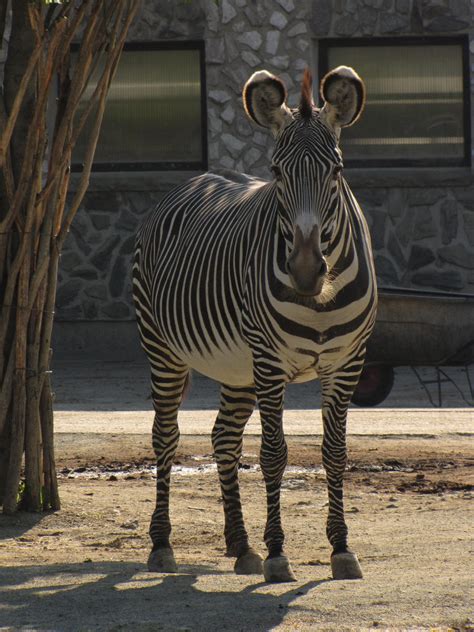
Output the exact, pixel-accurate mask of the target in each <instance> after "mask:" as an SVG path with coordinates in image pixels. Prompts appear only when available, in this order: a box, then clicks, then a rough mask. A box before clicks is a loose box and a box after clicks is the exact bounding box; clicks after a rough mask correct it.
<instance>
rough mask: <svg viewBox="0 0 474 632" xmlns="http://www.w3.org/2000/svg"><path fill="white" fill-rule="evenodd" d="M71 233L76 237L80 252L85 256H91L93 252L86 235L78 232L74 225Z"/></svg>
mask: <svg viewBox="0 0 474 632" xmlns="http://www.w3.org/2000/svg"><path fill="white" fill-rule="evenodd" d="M70 233H71V235H72V236H73V237H74V240H75V242H76V246H77V249H78V250H80V252H82V253H83V254H84V255H86V256H87V255H89V254H90V253H91V252H92V248H91V246H90V245H89V243H88V242H87V241H86V239H85V236H86V235H83V234H81V232H80V231H79V230H77V228H76V227H75V226H74V224H73V225H72V226H71V228H70Z"/></svg>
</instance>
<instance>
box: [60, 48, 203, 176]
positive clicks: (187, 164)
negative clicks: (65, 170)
mask: <svg viewBox="0 0 474 632" xmlns="http://www.w3.org/2000/svg"><path fill="white" fill-rule="evenodd" d="M71 48H72V50H74V49H76V50H77V46H74V45H72V46H71ZM123 50H124V51H125V52H126V51H164V50H197V51H198V52H199V65H200V81H201V147H202V155H201V160H199V161H182V162H178V161H156V162H94V163H93V165H92V171H93V172H117V171H135V172H136V171H201V170H204V171H205V170H207V164H208V148H207V89H206V63H205V44H204V42H203V41H202V40H171V41H161V42H128V43H126V44H125V45H124V47H123ZM71 171H74V172H80V171H82V165H81V164H80V163H77V162H76V163H72V165H71Z"/></svg>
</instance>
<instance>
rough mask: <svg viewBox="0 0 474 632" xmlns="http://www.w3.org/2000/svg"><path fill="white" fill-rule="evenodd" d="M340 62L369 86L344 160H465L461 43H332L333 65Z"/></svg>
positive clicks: (345, 140) (345, 136) (344, 138)
mask: <svg viewBox="0 0 474 632" xmlns="http://www.w3.org/2000/svg"><path fill="white" fill-rule="evenodd" d="M341 64H344V65H350V66H353V67H354V68H355V69H356V71H357V72H358V73H359V74H360V75H361V77H362V78H363V79H364V81H365V84H366V87H367V104H366V110H365V112H364V114H363V116H362V118H361V120H360V121H359V122H357V123H356V124H355V125H354V126H353V127H351V128H348V129H346V130H344V131H343V133H342V135H341V146H342V149H343V152H344V158H345V160H346V161H359V160H360V161H367V160H376V161H380V160H388V161H410V162H412V161H419V162H423V161H431V160H436V159H441V161H443V162H445V163H447V162H452V163H453V164H454V163H456V162H458V163H461V162H462V160H463V158H464V155H465V138H464V128H465V121H464V103H463V85H464V82H463V49H462V46H461V44H452V45H451V44H449V45H436V44H433V45H431V44H430V45H428V44H424V45H408V44H405V45H403V44H400V45H398V46H396V45H383V46H341V47H331V48H329V50H328V66H329V68H334V67H335V66H339V65H341Z"/></svg>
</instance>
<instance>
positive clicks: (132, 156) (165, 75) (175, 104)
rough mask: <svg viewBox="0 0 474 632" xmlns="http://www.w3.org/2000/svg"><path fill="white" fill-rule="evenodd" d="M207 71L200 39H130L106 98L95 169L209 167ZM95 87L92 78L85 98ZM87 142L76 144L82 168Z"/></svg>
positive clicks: (76, 159)
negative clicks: (135, 41) (139, 41)
mask: <svg viewBox="0 0 474 632" xmlns="http://www.w3.org/2000/svg"><path fill="white" fill-rule="evenodd" d="M204 77H205V75H204V45H203V43H202V42H163V43H153V44H126V45H125V47H124V50H123V53H122V56H121V58H120V62H119V66H118V68H117V72H116V74H115V77H114V79H113V82H112V85H111V87H110V91H109V95H108V98H107V105H106V110H105V113H104V119H103V122H102V128H101V132H100V136H99V140H98V144H97V149H96V153H95V158H94V165H93V170H95V171H118V170H120V171H127V170H134V171H138V170H160V169H163V170H169V169H205V168H206V166H207V144H206V139H207V131H206V111H205V103H206V101H205V95H206V90H205V81H204ZM93 90H94V82H91V84H90V85H89V86H88V88H87V91H86V94H85V95H84V97H83V103H85V102H87V99H88V98H90V96H91V94H92V92H93ZM80 113H81V110H80V111H79V113H78V115H79V116H80ZM84 137H87V135H86V134H85V135H84ZM84 142H85V140H83V141H82V143H81V141H80V139H79V141H78V145H77V146H76V150H75V156H74V161H73V163H74V164H73V169H75V170H80V169H81V157H82V156H83V155H84V151H85V145H84Z"/></svg>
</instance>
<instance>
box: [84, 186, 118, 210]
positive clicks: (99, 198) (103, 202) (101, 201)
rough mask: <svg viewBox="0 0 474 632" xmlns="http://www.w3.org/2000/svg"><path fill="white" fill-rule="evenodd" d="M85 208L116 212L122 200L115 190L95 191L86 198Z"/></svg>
mask: <svg viewBox="0 0 474 632" xmlns="http://www.w3.org/2000/svg"><path fill="white" fill-rule="evenodd" d="M84 208H86V209H87V210H88V211H97V212H99V213H112V214H115V213H116V212H117V210H118V209H119V208H120V200H119V196H118V194H117V193H114V192H113V191H93V192H91V193H87V194H86V196H85V198H84Z"/></svg>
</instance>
